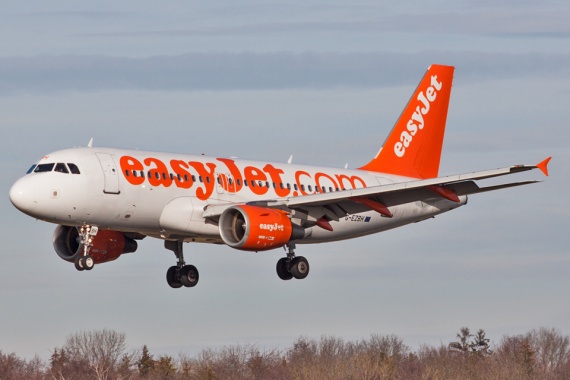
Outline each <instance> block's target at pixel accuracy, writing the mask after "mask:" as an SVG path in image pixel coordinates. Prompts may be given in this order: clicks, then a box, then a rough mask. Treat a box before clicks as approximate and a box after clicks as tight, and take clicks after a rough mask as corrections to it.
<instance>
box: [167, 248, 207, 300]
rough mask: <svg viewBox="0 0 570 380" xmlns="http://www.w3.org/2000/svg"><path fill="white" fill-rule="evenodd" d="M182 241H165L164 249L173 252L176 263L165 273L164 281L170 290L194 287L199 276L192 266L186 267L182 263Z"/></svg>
mask: <svg viewBox="0 0 570 380" xmlns="http://www.w3.org/2000/svg"><path fill="white" fill-rule="evenodd" d="M182 244H183V243H182V241H171V240H166V241H165V242H164V247H165V248H166V249H168V250H169V251H172V252H174V254H175V255H176V258H177V259H178V263H177V264H176V265H175V266H172V267H170V268H168V270H167V271H166V281H167V282H168V285H170V287H171V288H175V289H176V288H180V287H182V286H185V287H187V288H191V287H193V286H196V284H197V283H198V279H199V278H200V275H199V274H198V269H196V267H195V266H194V265H186V263H185V262H184V253H183V252H182Z"/></svg>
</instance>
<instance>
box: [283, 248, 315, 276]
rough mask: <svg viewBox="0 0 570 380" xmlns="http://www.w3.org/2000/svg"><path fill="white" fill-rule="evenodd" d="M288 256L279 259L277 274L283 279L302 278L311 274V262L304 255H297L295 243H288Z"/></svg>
mask: <svg viewBox="0 0 570 380" xmlns="http://www.w3.org/2000/svg"><path fill="white" fill-rule="evenodd" d="M286 249H287V257H283V258H281V259H279V261H277V267H276V269H277V275H278V276H279V278H280V279H282V280H290V279H292V278H296V279H298V280H302V279H304V278H305V277H307V276H308V275H309V262H308V261H307V259H306V258H304V257H303V256H295V243H294V242H289V243H287V248H286Z"/></svg>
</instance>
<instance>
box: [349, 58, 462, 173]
mask: <svg viewBox="0 0 570 380" xmlns="http://www.w3.org/2000/svg"><path fill="white" fill-rule="evenodd" d="M453 71H454V67H452V66H443V65H431V66H430V67H429V68H428V70H427V72H426V74H425V75H424V77H423V78H422V80H421V82H420V84H419V86H418V87H417V88H416V91H415V92H414V94H413V95H412V97H411V98H410V100H409V102H408V104H407V105H406V108H404V111H403V112H402V114H401V115H400V118H399V119H398V121H397V122H396V124H395V125H394V128H392V131H391V132H390V135H389V136H388V138H387V139H386V141H385V142H384V145H383V147H382V148H381V149H380V152H378V154H377V155H376V157H374V158H373V159H372V161H370V162H369V163H368V164H366V165H364V166H363V167H361V168H360V169H361V170H367V171H372V172H381V173H389V174H395V175H401V176H405V177H414V178H433V177H437V175H438V171H439V160H440V158H441V148H442V146H443V136H444V133H445V122H446V120H447V108H448V106H449V96H450V94H451V83H452V82H453Z"/></svg>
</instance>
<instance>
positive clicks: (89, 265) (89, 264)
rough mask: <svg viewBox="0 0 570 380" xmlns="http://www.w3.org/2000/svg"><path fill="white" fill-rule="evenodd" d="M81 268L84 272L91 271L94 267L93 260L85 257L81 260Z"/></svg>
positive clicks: (90, 257) (91, 257) (88, 256)
mask: <svg viewBox="0 0 570 380" xmlns="http://www.w3.org/2000/svg"><path fill="white" fill-rule="evenodd" d="M81 266H82V267H83V268H84V269H85V270H91V269H93V267H94V266H95V260H93V256H91V255H87V256H85V257H83V258H82V259H81Z"/></svg>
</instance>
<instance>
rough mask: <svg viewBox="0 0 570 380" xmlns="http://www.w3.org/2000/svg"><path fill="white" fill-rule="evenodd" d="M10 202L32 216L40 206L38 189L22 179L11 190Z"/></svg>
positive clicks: (25, 179) (26, 179)
mask: <svg viewBox="0 0 570 380" xmlns="http://www.w3.org/2000/svg"><path fill="white" fill-rule="evenodd" d="M10 202H12V204H13V205H14V206H15V207H16V208H17V209H18V210H20V211H22V212H24V213H26V214H31V213H32V212H33V210H34V209H35V208H36V206H37V205H38V188H37V186H33V184H30V183H29V181H28V178H26V177H24V178H20V179H19V180H17V181H16V183H14V185H12V188H11V189H10Z"/></svg>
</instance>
